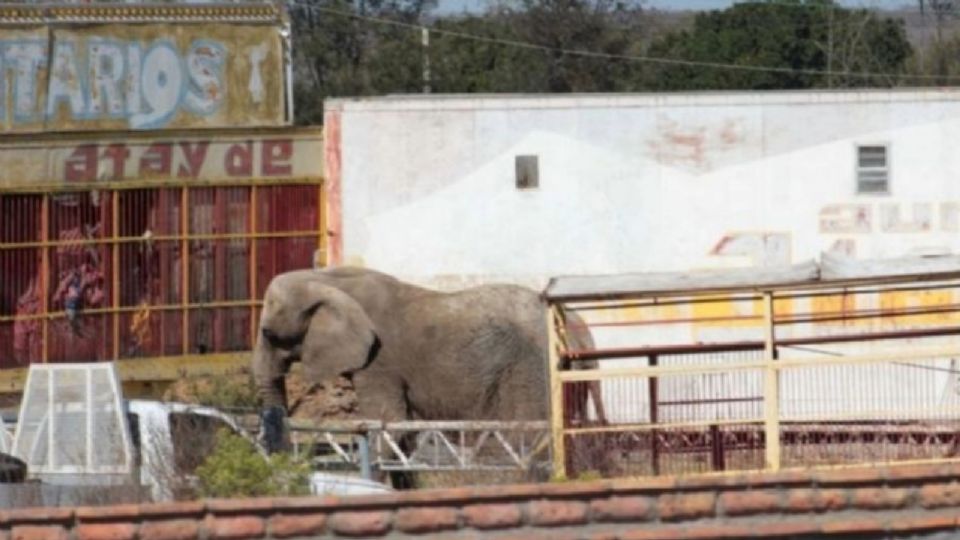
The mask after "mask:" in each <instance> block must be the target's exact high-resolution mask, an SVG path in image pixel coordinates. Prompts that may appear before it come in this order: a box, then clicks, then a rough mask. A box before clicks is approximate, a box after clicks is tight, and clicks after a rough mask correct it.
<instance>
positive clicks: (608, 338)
mask: <svg viewBox="0 0 960 540" xmlns="http://www.w3.org/2000/svg"><path fill="white" fill-rule="evenodd" d="M328 110H332V111H340V117H339V122H340V123H339V127H340V130H341V131H340V133H341V139H340V140H339V143H340V144H339V148H340V152H341V155H340V162H339V163H340V164H341V167H342V168H341V176H340V177H339V178H338V180H339V185H340V186H341V195H342V206H341V211H342V242H343V243H342V249H343V262H344V263H352V264H361V265H365V266H368V267H372V268H376V269H379V270H383V271H386V272H389V273H392V274H395V275H397V276H400V277H402V278H405V279H408V280H411V281H415V282H419V283H422V284H426V285H430V286H434V287H439V288H459V287H462V286H464V285H466V284H472V283H477V282H485V281H510V282H516V283H520V284H526V285H529V286H532V287H535V288H541V287H543V286H544V285H545V283H546V280H547V279H548V278H549V277H551V276H555V275H564V274H597V273H600V274H604V273H619V272H642V271H683V270H689V269H699V268H719V267H730V266H750V265H775V264H780V263H797V262H802V261H804V260H809V259H813V258H818V257H819V255H820V253H821V252H823V251H829V250H835V249H840V250H843V251H845V252H847V253H849V254H852V255H854V256H856V257H860V258H882V257H892V256H902V255H907V254H911V253H927V254H932V253H960V234H958V233H960V151H956V150H955V149H954V148H955V147H956V146H957V145H958V142H960V91H953V90H951V91H947V90H929V91H895V92H887V91H872V92H776V93H733V94H702V95H659V96H642V95H635V96H616V97H614V96H548V97H546V96H545V97H540V96H538V97H519V96H518V97H433V98H421V97H407V98H381V99H369V100H342V101H334V102H332V103H330V104H329V105H328ZM858 144H885V145H888V147H889V150H888V159H889V161H890V167H891V171H890V186H891V190H890V193H889V194H886V195H858V194H857V193H856V147H857V145H858ZM519 154H536V155H538V156H539V160H540V187H539V188H538V189H535V190H531V191H519V190H517V189H516V187H515V183H514V182H515V178H514V158H515V156H517V155H519ZM335 184H336V182H335ZM684 330H685V331H686V332H687V333H689V338H691V339H693V341H711V340H712V339H710V336H708V335H706V333H709V332H711V331H713V332H714V333H716V330H717V329H716V328H705V329H703V328H700V329H698V328H686V327H684V328H674V329H673V331H672V332H670V336H674V334H675V333H677V332H681V331H684ZM761 330H762V329H761V328H760V327H759V326H757V327H751V328H748V329H743V332H748V333H751V332H752V333H753V334H756V336H755V338H756V339H760V338H759V337H758V336H760V332H761ZM725 331H726V332H729V329H727V330H725ZM594 335H595V338H596V339H597V343H598V344H599V345H602V346H625V345H631V344H632V345H636V344H637V342H638V341H637V340H638V334H637V331H636V330H635V329H634V330H630V329H622V330H621V329H617V328H597V329H595V330H594ZM713 338H716V336H713ZM641 341H642V340H641ZM673 341H683V339H679V340H673ZM821 349H824V350H825V351H826V352H824V353H823V354H842V353H843V351H842V350H841V349H842V347H839V348H838V346H823V347H821ZM784 354H788V355H789V356H798V355H800V354H801V353H798V352H796V351H786V352H784ZM817 354H820V353H817ZM675 361H676V362H681V361H682V359H675ZM617 365H621V366H625V365H646V359H637V360H633V361H629V362H623V361H619V363H618V364H617ZM928 365H929V366H932V367H934V368H935V369H934V370H930V369H919V368H909V369H907V368H904V367H902V366H899V367H898V366H879V367H876V368H868V369H859V370H857V369H854V368H844V369H845V371H844V370H840V371H836V372H829V373H828V372H826V371H824V372H818V373H816V374H806V375H803V376H802V377H800V378H799V379H798V378H796V376H793V375H792V376H790V377H787V378H785V380H784V381H785V382H784V384H785V386H784V388H783V403H782V406H783V412H784V414H786V415H799V416H804V415H809V414H811V413H820V414H822V413H827V412H831V411H832V412H839V411H846V412H854V411H861V410H863V411H867V410H875V407H876V406H877V405H876V404H877V403H886V404H889V405H891V406H893V405H896V406H897V407H900V408H904V407H914V408H916V409H919V410H928V409H929V408H930V407H931V406H934V407H935V406H937V404H940V406H946V405H947V404H950V405H951V406H957V405H956V403H957V400H958V399H960V397H958V396H960V393H958V392H957V390H956V388H955V387H956V386H957V384H956V383H955V379H956V377H955V375H953V374H950V373H949V371H950V369H951V368H950V366H952V365H953V364H951V363H950V361H949V360H947V359H944V360H942V361H938V362H934V363H930V364H928ZM791 377H792V378H791ZM866 380H869V381H870V384H867V385H865V386H866V387H868V388H870V389H872V392H868V393H864V394H863V395H861V394H858V393H849V392H844V391H841V388H847V387H849V385H850V384H851V383H852V381H866ZM760 382H761V379H760V378H759V376H757V375H749V376H744V375H743V374H740V373H720V374H715V375H712V376H711V377H707V378H701V379H697V380H695V381H694V380H690V378H687V379H685V380H679V379H678V380H676V381H673V382H670V381H667V380H664V379H661V399H667V400H668V399H699V398H704V397H718V396H721V397H722V396H734V395H735V396H740V397H742V396H749V395H760ZM835 386H836V387H839V388H835ZM646 388H647V387H646V381H645V380H640V379H635V380H629V381H628V380H624V381H612V382H609V381H608V382H605V384H604V392H605V396H606V398H605V400H609V403H608V407H607V410H608V413H610V415H611V418H612V419H614V420H616V421H638V420H639V421H643V420H645V419H646V418H647V415H648V414H649V411H648V405H647V402H646V399H647V398H646V397H645V396H646ZM908 388H909V389H910V390H909V391H908V390H907V389H908ZM811 396H814V398H813V399H814V401H815V403H814V402H812V401H810V400H811ZM898 400H899V401H898ZM901 401H902V402H903V403H901ZM811 403H813V405H811ZM931 404H932V405H931ZM811 406H814V407H815V408H816V410H812V409H810V407H811ZM756 407H757V404H756V403H753V404H733V405H716V406H701V407H700V408H699V412H698V413H697V414H698V415H700V416H703V415H706V416H707V417H714V416H717V417H727V418H730V417H740V416H744V417H751V416H753V417H755V415H757V414H759V413H758V412H757V410H756ZM870 407H874V408H873V409H871V408H870ZM681 409H682V408H673V409H669V408H666V407H664V408H663V410H662V411H661V420H662V421H668V420H678V419H681V418H686V416H684V415H689V414H690V412H689V411H685V410H681ZM688 419H689V418H688Z"/></svg>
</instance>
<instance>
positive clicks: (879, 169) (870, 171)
mask: <svg viewBox="0 0 960 540" xmlns="http://www.w3.org/2000/svg"><path fill="white" fill-rule="evenodd" d="M889 191H890V168H889V162H888V160H887V147H886V146H858V147H857V193H887V192H889Z"/></svg>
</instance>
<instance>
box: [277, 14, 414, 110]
mask: <svg viewBox="0 0 960 540" xmlns="http://www.w3.org/2000/svg"><path fill="white" fill-rule="evenodd" d="M431 5H432V4H431V0H359V1H358V2H353V1H349V0H311V1H310V2H305V3H291V4H290V18H291V20H292V26H293V28H292V30H293V62H294V81H295V82H294V100H295V102H296V106H295V108H294V110H295V112H296V115H297V118H296V120H297V123H298V124H319V123H320V122H321V119H322V115H323V104H322V101H323V99H324V98H325V97H327V96H365V95H374V94H386V93H395V92H416V91H418V90H419V89H420V85H421V61H422V60H421V50H420V43H419V33H418V32H416V30H415V29H412V28H409V27H402V26H396V25H389V24H382V23H376V22H373V21H371V20H370V19H369V18H378V19H383V20H393V21H398V22H401V23H407V24H416V23H418V22H419V21H420V19H421V17H422V16H423V14H424V12H425V11H426V10H427V9H428V8H429V7H430V6H431Z"/></svg>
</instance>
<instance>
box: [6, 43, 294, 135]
mask: <svg viewBox="0 0 960 540" xmlns="http://www.w3.org/2000/svg"><path fill="white" fill-rule="evenodd" d="M283 73H284V69H283V50H282V41H281V36H280V34H279V30H278V29H277V28H276V27H269V26H237V25H226V24H208V25H202V26H200V25H193V26H187V25H182V26H172V25H143V26H124V25H115V26H105V25H104V26H91V27H87V28H83V29H50V28H40V29H36V30H17V31H10V32H5V34H4V39H2V40H0V77H2V81H0V82H2V84H0V98H2V99H0V117H2V118H3V123H4V129H5V130H6V131H15V132H32V131H54V130H56V131H64V130H89V129H135V130H144V129H159V128H186V127H214V126H229V125H246V126H261V125H282V124H283V123H284V116H285V103H284V99H285V90H284V79H283ZM8 96H9V98H8Z"/></svg>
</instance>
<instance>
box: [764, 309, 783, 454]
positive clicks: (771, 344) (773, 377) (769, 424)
mask: <svg viewBox="0 0 960 540" xmlns="http://www.w3.org/2000/svg"><path fill="white" fill-rule="evenodd" d="M763 318H764V323H765V338H766V339H765V340H764V341H765V343H764V353H765V354H764V357H765V358H764V362H765V363H766V368H765V369H764V393H763V404H764V436H765V443H766V445H765V446H766V465H767V468H768V469H770V470H773V471H776V470H779V469H780V374H779V372H778V371H777V366H776V358H777V349H776V343H775V339H776V336H775V335H774V326H773V293H772V292H766V293H764V295H763Z"/></svg>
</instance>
